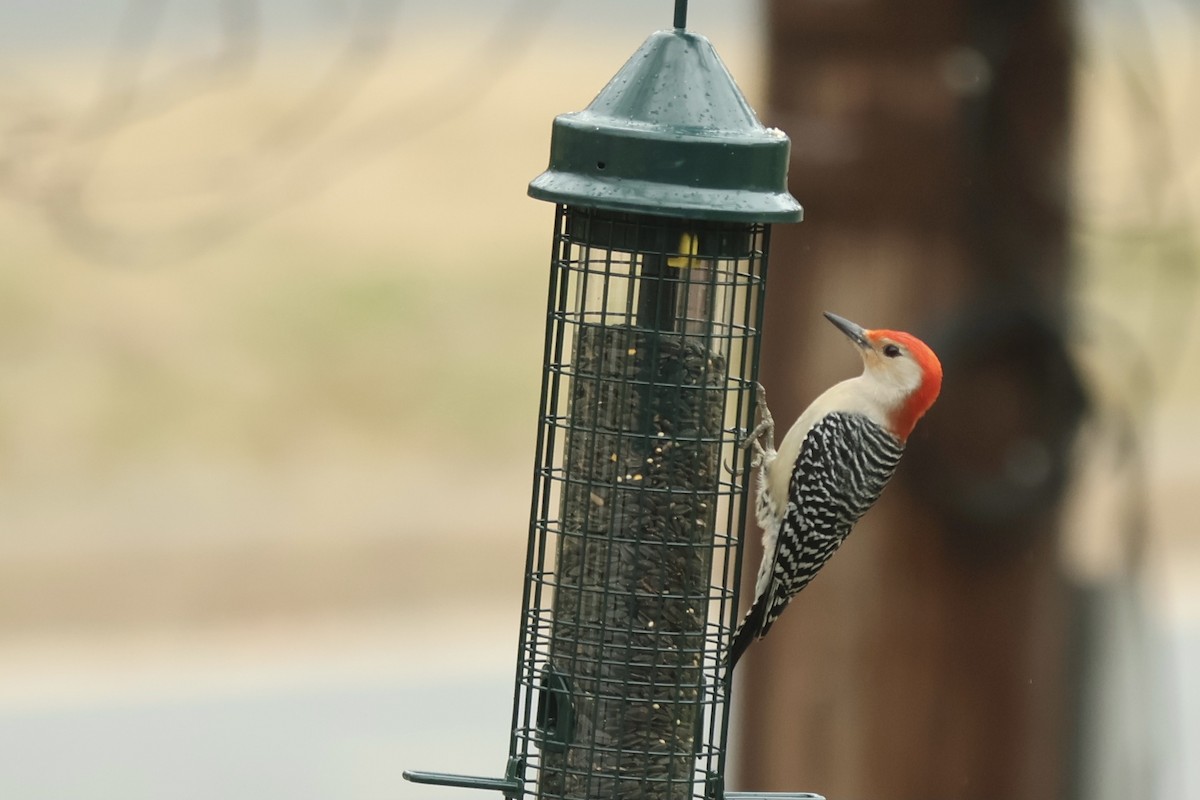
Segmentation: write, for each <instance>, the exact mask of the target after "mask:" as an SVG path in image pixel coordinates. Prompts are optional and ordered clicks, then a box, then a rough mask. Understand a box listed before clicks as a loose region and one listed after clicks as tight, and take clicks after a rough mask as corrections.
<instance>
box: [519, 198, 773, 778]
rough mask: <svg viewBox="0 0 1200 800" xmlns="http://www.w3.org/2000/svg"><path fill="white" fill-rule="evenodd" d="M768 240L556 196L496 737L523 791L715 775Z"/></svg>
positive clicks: (754, 233)
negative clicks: (511, 649)
mask: <svg viewBox="0 0 1200 800" xmlns="http://www.w3.org/2000/svg"><path fill="white" fill-rule="evenodd" d="M767 238H768V226H766V225H763V224H759V223H725V222H712V221H703V222H701V221H695V220H682V219H674V218H665V217H651V216H645V215H635V214H627V213H620V212H611V211H602V210H597V209H582V208H572V207H567V206H562V205H560V206H558V212H557V222H556V236H555V244H554V247H555V251H554V257H553V259H552V266H551V270H552V275H551V280H550V298H549V308H548V324H547V337H546V353H545V370H544V383H543V388H542V406H541V414H540V418H539V429H538V445H537V448H538V455H537V467H536V473H535V480H534V491H533V508H532V514H531V524H530V543H529V548H530V549H529V558H528V568H527V571H526V587H525V601H524V610H523V619H524V625H523V629H522V634H521V644H520V648H521V653H520V658H519V664H518V675H517V684H518V691H517V700H516V703H515V710H514V720H513V730H514V736H513V744H512V753H511V755H512V759H513V762H512V763H513V764H514V765H518V766H519V768H521V769H522V770H523V773H524V775H523V777H524V781H525V782H527V783H526V785H528V786H530V787H531V788H530V789H529V791H531V792H533V793H535V794H536V796H537V797H539V798H546V800H582V798H596V797H604V798H634V797H637V798H647V799H649V800H683V798H687V797H689V796H695V797H701V796H705V795H706V794H709V793H711V792H712V791H713V787H712V786H711V785H710V784H711V783H712V782H713V781H714V780H716V779H717V778H718V776H720V775H722V774H723V768H724V764H723V760H724V750H725V739H726V731H727V724H726V719H725V702H726V699H727V682H726V676H725V674H724V669H723V667H722V666H721V654H722V652H723V647H724V644H725V643H726V642H728V640H729V638H730V634H731V625H732V623H733V621H734V620H733V617H734V614H735V610H736V588H735V587H736V584H737V581H736V576H737V570H738V565H737V563H736V562H737V553H738V549H737V541H738V539H739V536H740V534H741V532H742V529H743V524H744V515H743V507H744V502H745V497H746V485H745V481H744V473H745V463H744V461H745V453H744V452H743V451H742V450H741V449H740V448H739V446H738V440H739V434H740V432H741V431H744V430H745V429H746V427H747V426H748V422H749V418H750V414H751V405H752V402H751V397H752V393H751V392H750V391H749V390H750V387H751V386H752V385H753V381H754V378H755V376H754V374H753V371H754V368H755V366H754V365H755V364H756V363H757V350H758V343H759V328H760V325H759V320H760V316H761V309H762V291H763V285H764V279H765V275H764V270H765V265H766V250H767Z"/></svg>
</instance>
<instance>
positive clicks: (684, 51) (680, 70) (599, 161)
mask: <svg viewBox="0 0 1200 800" xmlns="http://www.w3.org/2000/svg"><path fill="white" fill-rule="evenodd" d="M790 149H791V142H790V141H789V140H788V138H787V136H786V135H785V134H784V133H783V132H782V131H780V130H777V129H774V128H766V127H763V124H762V123H761V122H759V121H758V117H757V116H756V115H755V113H754V109H752V108H750V105H749V103H747V102H746V98H745V97H744V96H743V95H742V93H741V90H739V89H738V87H737V84H736V83H734V81H733V77H732V76H731V75H730V74H729V70H728V69H726V68H725V64H724V63H723V62H722V61H721V58H720V57H719V56H718V55H717V53H716V50H714V49H713V46H712V43H711V42H709V41H708V39H706V38H705V37H703V36H700V35H699V34H695V33H690V32H688V31H685V30H672V31H659V32H658V33H655V34H653V35H652V36H650V38H649V39H647V40H646V41H645V42H644V43H643V44H642V46H641V47H640V48H639V49H638V51H637V52H636V53H634V54H633V57H632V58H630V59H629V61H627V62H626V63H625V66H623V67H622V68H621V70H620V71H619V72H618V73H617V74H616V75H615V76H614V77H613V79H612V80H611V81H609V82H608V85H607V86H605V87H604V89H602V90H601V91H600V94H598V95H597V96H596V99H595V100H593V101H592V102H591V105H589V106H588V107H587V108H586V109H584V110H583V111H577V112H574V113H571V114H562V115H560V116H559V117H557V118H556V119H555V120H554V130H553V134H552V136H551V140H550V166H549V168H548V169H547V170H546V171H545V172H543V173H542V174H541V175H539V176H538V177H536V178H534V179H533V181H532V182H531V183H530V184H529V194H530V195H531V196H532V197H536V198H538V199H539V200H549V201H551V202H555V203H563V204H566V205H574V206H588V207H593V208H605V209H611V210H616V211H631V212H638V213H643V214H657V215H662V216H673V217H684V218H689V219H714V220H729V221H739V222H796V221H798V220H799V219H800V218H801V216H802V213H803V212H802V209H801V208H800V204H799V203H797V202H796V199H795V198H794V197H792V196H791V195H790V194H788V189H787V168H788V154H789V151H790Z"/></svg>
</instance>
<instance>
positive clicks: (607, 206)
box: [405, 0, 801, 800]
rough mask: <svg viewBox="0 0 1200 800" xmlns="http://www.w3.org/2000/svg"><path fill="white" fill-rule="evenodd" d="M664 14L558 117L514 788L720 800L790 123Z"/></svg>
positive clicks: (497, 784) (537, 184) (550, 174)
mask: <svg viewBox="0 0 1200 800" xmlns="http://www.w3.org/2000/svg"><path fill="white" fill-rule="evenodd" d="M685 16H686V3H685V2H683V0H677V2H676V10H675V27H674V29H673V30H668V31H660V32H658V33H655V34H653V35H652V36H650V38H649V39H647V40H646V42H645V43H644V44H643V45H642V46H641V47H640V48H639V49H638V51H637V52H635V53H634V54H633V56H632V57H631V58H630V59H629V61H628V62H627V63H626V64H625V66H624V67H622V68H621V70H620V71H619V72H618V73H617V74H616V76H615V77H614V78H613V79H612V80H611V81H610V82H609V83H608V85H607V86H605V87H604V89H603V90H601V92H600V94H599V95H598V96H597V97H596V98H595V99H594V100H593V101H592V103H591V104H590V105H589V106H588V107H587V108H586V109H585V110H583V111H580V112H577V113H571V114H563V115H561V116H559V117H558V118H557V119H556V120H555V121H554V127H553V134H552V139H551V145H550V165H549V168H548V169H547V170H546V171H545V172H544V173H542V174H541V175H539V176H538V177H537V178H535V179H534V180H533V181H532V183H530V185H529V194H530V195H531V196H533V197H535V198H537V199H540V200H546V201H549V202H552V203H554V204H555V206H556V212H555V223H554V236H553V249H552V255H551V261H550V287H549V301H548V306H547V312H546V315H547V316H546V318H547V322H546V341H545V351H544V359H545V360H544V366H543V373H542V391H541V407H540V413H539V416H538V429H537V451H536V452H537V455H536V463H535V466H534V483H533V497H532V509H531V516H530V525H529V548H528V557H527V565H526V571H525V586H524V596H523V597H524V599H523V607H522V624H521V634H520V643H519V652H518V659H517V670H516V687H515V700H514V708H513V726H512V738H511V743H510V750H509V759H508V763H507V769H506V771H505V775H504V777H503V778H474V777H468V776H456V775H444V774H439V773H424V772H422V773H417V772H407V773H405V777H406V778H408V779H409V780H412V781H416V782H419V783H428V784H440V785H450V786H467V787H473V788H480V789H494V790H498V791H501V792H503V793H504V794H505V795H506V796H507V797H508V798H509V800H523V798H525V797H531V798H532V797H536V798H538V800H594V799H598V798H605V799H606V800H609V799H614V800H615V799H617V798H619V799H620V800H635V799H638V800H687V798H706V799H709V800H722V798H723V797H725V796H726V794H725V792H724V784H723V775H724V769H725V746H726V739H727V732H728V719H727V715H726V708H727V703H728V699H729V687H730V676H729V674H728V670H727V669H726V667H725V666H724V664H723V662H722V655H723V653H724V652H725V650H726V648H727V647H728V645H729V642H730V639H731V636H732V631H733V627H734V623H735V621H736V620H735V616H736V613H737V584H738V574H739V569H740V557H739V556H740V547H739V545H740V541H741V536H742V534H743V532H744V524H745V523H744V520H745V514H744V510H745V503H746V499H747V482H746V477H747V471H748V470H747V454H746V453H745V451H744V450H743V449H742V448H740V447H739V444H740V439H741V437H742V436H744V435H745V431H746V430H747V429H748V428H749V427H750V423H751V421H752V414H753V405H754V393H753V391H752V388H753V386H754V382H755V379H756V377H757V372H758V355H759V338H760V331H761V324H760V322H761V318H762V309H763V292H764V288H765V280H766V270H767V249H768V243H769V239H770V224H771V223H774V222H795V221H798V220H799V219H800V217H801V208H800V206H799V204H798V203H797V202H796V200H795V199H794V198H793V197H792V196H791V195H790V194H788V191H787V164H788V155H789V148H790V143H789V141H788V139H787V137H786V136H785V135H784V134H783V133H782V132H780V131H778V130H773V129H768V128H765V127H764V126H763V125H762V124H761V123H760V122H759V121H758V119H757V117H756V116H755V114H754V111H753V109H751V108H750V106H749V104H748V103H747V102H746V99H745V98H744V97H743V96H742V94H741V92H740V91H739V89H738V88H737V85H736V84H735V83H734V81H733V78H732V77H731V76H730V74H729V72H728V70H727V69H726V67H725V65H724V64H723V63H722V62H721V60H720V58H719V57H718V56H717V54H716V52H715V50H714V49H713V47H712V45H711V44H710V42H709V41H708V40H707V39H706V38H704V37H703V36H699V35H697V34H694V33H691V32H689V31H687V30H686V29H685Z"/></svg>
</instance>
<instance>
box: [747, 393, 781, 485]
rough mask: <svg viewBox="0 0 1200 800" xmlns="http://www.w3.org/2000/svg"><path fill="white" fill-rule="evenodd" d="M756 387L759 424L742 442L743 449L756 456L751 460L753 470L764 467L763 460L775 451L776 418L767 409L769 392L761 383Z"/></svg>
mask: <svg viewBox="0 0 1200 800" xmlns="http://www.w3.org/2000/svg"><path fill="white" fill-rule="evenodd" d="M754 385H755V387H756V391H755V397H756V405H757V406H758V413H759V422H758V424H757V425H755V426H754V429H753V430H752V431H750V433H749V434H748V435H747V436H746V438H745V439H743V440H742V442H741V446H742V447H743V448H746V449H750V450H753V452H754V455H753V456H751V458H750V468H751V469H757V468H758V467H760V466H762V463H763V459H764V458H766V455H767V453H768V452H773V451H774V450H775V418H774V417H772V416H771V409H769V408H767V390H766V389H764V388H763V385H762V384H761V383H755V384H754ZM764 439H765V442H764Z"/></svg>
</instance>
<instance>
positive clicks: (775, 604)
mask: <svg viewBox="0 0 1200 800" xmlns="http://www.w3.org/2000/svg"><path fill="white" fill-rule="evenodd" d="M903 452H904V445H903V443H902V442H901V441H900V440H899V439H897V438H896V437H895V436H893V435H892V434H891V433H889V432H888V431H886V430H884V429H883V428H881V427H880V426H879V425H877V424H876V423H874V422H872V421H871V420H870V419H868V418H867V417H865V416H862V415H860V414H846V413H839V412H835V413H831V414H828V415H826V416H825V417H824V418H822V419H821V420H820V421H818V422H817V423H816V424H815V425H814V426H813V427H812V429H811V430H809V432H808V435H807V436H805V438H804V443H803V444H802V445H801V447H800V457H799V458H798V459H797V461H796V466H795V469H794V470H793V471H792V476H791V481H790V482H789V484H788V502H787V508H786V509H785V511H784V513H783V515H782V517H781V518H780V520H779V531H778V534H777V536H776V545H775V558H774V561H773V563H772V565H771V572H772V578H771V581H770V584H769V585H768V587H767V589H766V591H764V592H763V593H762V594H761V595H759V596H758V597H756V598H755V600H754V605H753V606H752V607H751V609H750V611H749V612H748V613H747V614H746V618H745V619H744V620H743V621H742V624H741V626H740V627H739V628H738V630H737V632H736V633H735V634H734V637H733V645H732V647H730V650H729V656H728V661H729V666H730V667H732V666H733V665H734V664H735V663H736V662H737V660H738V658H739V657H741V655H742V653H744V652H745V650H746V648H747V647H749V646H750V643H751V642H752V641H754V639H757V638H762V637H763V636H765V635H766V633H767V631H768V630H770V628H771V625H772V624H774V622H775V620H776V619H778V618H779V615H780V614H781V613H783V609H784V608H786V607H787V604H788V603H789V602H791V599H792V598H793V597H795V596H796V594H797V593H798V592H799V591H800V590H801V589H803V588H804V587H805V586H807V585H808V582H809V581H811V580H812V579H813V576H815V575H816V574H817V572H819V571H820V569H821V567H823V566H825V562H826V561H828V560H829V557H830V556H832V555H833V553H834V551H835V550H837V548H838V546H839V545H841V543H842V542H843V541H845V539H846V536H847V535H849V533H850V529H851V528H852V527H853V526H854V523H856V522H857V521H858V520H859V518H860V517H862V515H863V514H865V513H866V512H867V509H869V508H870V507H871V506H872V505H873V504H874V503H875V501H876V500H878V499H879V495H880V493H881V492H883V487H884V486H886V485H887V482H888V480H889V479H890V478H891V477H892V473H893V472H895V471H896V466H897V465H898V464H899V463H900V456H901V454H902V453H903ZM762 495H763V491H762V489H761V486H760V491H759V497H758V499H757V502H758V508H759V519H760V520H762V519H763V518H764V517H763V512H764V511H767V509H766V508H765V507H764V504H765V503H769V500H767V499H766V498H764V497H763V496H762ZM771 510H773V509H771ZM768 513H769V512H768Z"/></svg>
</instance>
